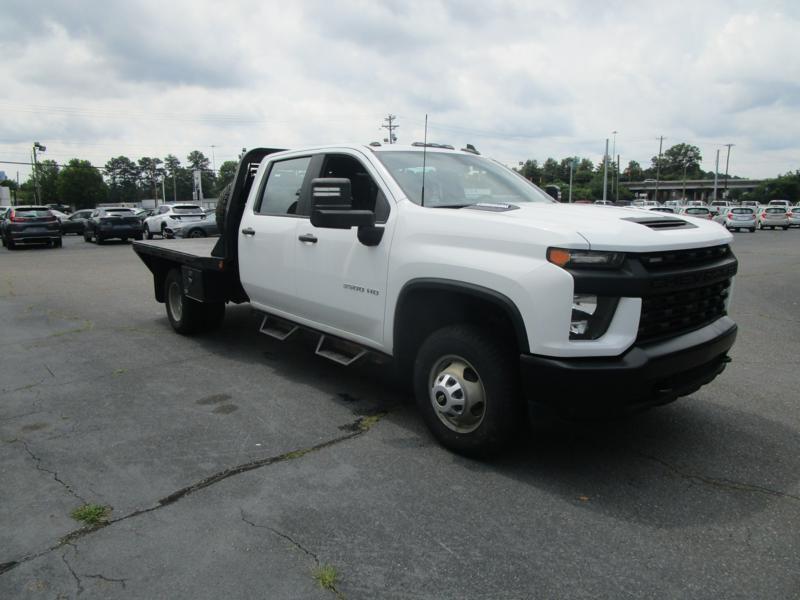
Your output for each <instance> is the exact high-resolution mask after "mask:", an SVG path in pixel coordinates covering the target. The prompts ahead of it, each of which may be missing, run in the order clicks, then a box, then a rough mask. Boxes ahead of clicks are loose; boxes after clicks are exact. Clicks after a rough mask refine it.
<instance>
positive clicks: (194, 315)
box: [164, 269, 225, 335]
mask: <svg viewBox="0 0 800 600" xmlns="http://www.w3.org/2000/svg"><path fill="white" fill-rule="evenodd" d="M164 295H165V298H164V300H165V302H164V304H165V305H166V308H167V318H168V319H169V323H170V325H172V328H173V329H174V330H175V331H177V332H178V333H180V334H183V335H191V334H193V333H199V332H201V331H208V330H210V329H213V328H214V327H217V326H218V325H219V324H220V323H221V322H222V319H223V318H224V317H225V303H224V302H198V301H197V300H192V299H191V298H187V297H186V295H185V294H184V293H183V278H182V277H181V272H180V269H172V270H171V271H170V272H169V273H167V278H166V281H165V284H164Z"/></svg>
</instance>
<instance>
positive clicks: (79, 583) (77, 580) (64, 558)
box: [61, 552, 83, 597]
mask: <svg viewBox="0 0 800 600" xmlns="http://www.w3.org/2000/svg"><path fill="white" fill-rule="evenodd" d="M61 561H62V562H63V563H64V564H65V565H66V567H67V569H68V570H69V572H70V573H71V574H72V578H73V579H74V580H75V585H76V586H77V587H78V591H77V593H76V594H75V596H76V597H77V596H80V595H81V594H82V593H83V582H82V581H81V578H80V577H79V576H78V574H77V573H76V572H75V569H73V568H72V565H71V564H69V561H68V560H67V553H66V552H64V553H63V554H62V555H61Z"/></svg>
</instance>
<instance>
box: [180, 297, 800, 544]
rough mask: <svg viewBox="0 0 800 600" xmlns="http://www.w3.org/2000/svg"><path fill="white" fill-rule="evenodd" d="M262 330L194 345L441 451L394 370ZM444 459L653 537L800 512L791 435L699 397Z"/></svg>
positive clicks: (239, 320) (797, 448) (254, 320)
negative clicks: (348, 360)
mask: <svg viewBox="0 0 800 600" xmlns="http://www.w3.org/2000/svg"><path fill="white" fill-rule="evenodd" d="M259 322H260V321H259V317H258V315H256V314H254V313H253V311H252V310H251V309H249V307H229V310H228V314H227V315H226V319H225V325H224V326H223V327H222V328H221V329H220V330H219V331H217V332H214V333H212V334H208V335H206V336H203V337H200V338H198V340H197V341H198V342H199V343H200V344H201V345H202V346H203V347H204V348H205V349H206V350H208V351H209V352H212V353H218V354H221V355H224V356H226V357H227V358H231V359H235V360H237V361H244V362H246V363H250V364H259V365H263V366H265V367H268V368H270V369H273V370H274V371H275V373H276V374H277V375H279V376H280V377H283V378H286V379H289V380H291V381H297V382H298V383H302V384H303V385H306V386H312V387H314V388H316V389H318V390H319V391H320V392H322V393H323V394H327V395H329V396H330V398H331V400H332V401H333V402H336V403H338V404H340V405H342V406H346V407H347V408H348V409H349V410H351V411H352V412H353V414H355V415H370V414H377V413H384V412H386V413H388V416H387V417H386V418H387V420H389V421H391V422H392V423H393V424H395V425H397V426H399V427H402V428H405V429H410V430H411V431H410V437H413V436H418V437H419V444H407V445H406V446H404V447H403V448H398V451H401V452H402V451H412V452H422V453H426V454H429V455H430V453H431V452H432V449H434V448H435V447H436V442H435V441H434V440H433V439H432V437H431V435H430V434H429V433H428V431H427V430H426V429H425V427H424V425H423V423H422V419H421V417H419V416H418V415H417V414H416V410H415V409H414V407H413V401H412V398H411V393H410V392H409V391H407V390H406V389H404V387H403V386H401V385H400V383H399V381H398V380H397V379H396V378H395V376H394V372H393V370H392V368H391V366H390V365H377V364H374V363H364V364H359V365H356V366H352V367H348V368H343V367H341V366H339V365H336V364H334V363H332V362H330V361H328V360H326V359H324V358H321V357H318V356H316V355H314V349H315V344H316V339H315V337H314V336H312V335H310V334H303V333H298V334H295V336H296V337H294V336H293V339H290V340H288V341H286V342H279V341H277V340H274V339H272V338H269V337H267V336H264V335H261V334H259V333H258V332H257V330H258V323H259ZM166 326H167V327H168V325H166ZM383 443H388V442H383ZM440 456H444V457H446V458H445V461H446V462H447V464H448V466H451V465H456V466H459V467H461V468H463V469H465V470H467V471H470V472H472V473H475V474H476V476H478V477H479V476H481V474H483V473H492V474H498V473H499V474H501V475H503V476H506V477H509V478H511V479H513V480H515V481H517V482H519V483H522V484H525V485H526V486H530V487H531V488H535V490H537V491H538V492H544V493H546V494H548V495H552V496H555V497H559V498H561V499H562V500H563V501H564V502H569V503H572V504H574V505H575V506H576V507H578V508H579V509H581V510H589V511H594V512H598V513H602V514H604V515H607V516H610V517H612V518H615V519H620V520H624V521H631V522H638V523H641V524H645V525H648V526H653V527H659V528H668V529H669V528H682V527H691V526H693V525H708V524H719V523H726V522H737V521H741V520H743V519H744V518H746V515H749V514H755V513H758V512H761V511H763V510H766V509H767V508H768V507H770V506H771V505H773V504H774V503H784V502H788V503H794V504H795V505H796V506H797V507H798V508H800V494H798V493H797V492H794V495H792V490H793V489H795V487H796V485H797V482H798V480H800V440H798V436H797V433H796V431H795V430H793V429H792V428H790V427H788V426H786V425H783V424H781V423H778V422H776V421H773V420H770V419H767V418H765V417H762V416H760V415H757V414H754V413H749V412H743V411H739V410H735V409H732V408H730V407H728V406H725V405H723V404H719V403H718V402H717V401H716V399H715V398H713V396H712V395H711V394H710V393H709V392H708V391H707V390H705V389H701V390H700V391H699V392H697V393H695V394H694V395H693V396H691V397H688V398H683V399H681V400H678V401H677V402H676V403H674V404H672V405H669V406H666V407H662V408H659V409H655V410H652V411H650V412H647V413H643V414H640V415H635V416H632V417H628V418H625V419H621V420H609V421H594V422H578V423H576V422H564V421H560V420H557V419H552V418H544V419H541V420H534V421H533V422H532V423H531V426H530V430H529V431H528V432H527V433H526V434H525V435H524V436H523V438H522V439H521V441H520V442H519V443H518V444H517V445H516V446H515V447H513V448H512V449H511V450H510V451H509V452H507V453H505V454H504V455H502V456H500V457H497V458H494V459H489V460H482V461H479V460H473V459H469V458H464V457H460V456H457V455H453V454H449V453H441V454H434V455H433V456H428V457H426V458H427V460H428V461H430V460H435V461H439V460H440V459H439V458H438V457H440ZM532 497H535V495H532ZM531 509H532V510H536V506H535V505H533V506H531Z"/></svg>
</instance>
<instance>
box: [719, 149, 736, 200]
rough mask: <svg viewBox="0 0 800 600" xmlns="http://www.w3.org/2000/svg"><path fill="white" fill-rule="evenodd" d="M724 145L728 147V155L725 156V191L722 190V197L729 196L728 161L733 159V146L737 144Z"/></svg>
mask: <svg viewBox="0 0 800 600" xmlns="http://www.w3.org/2000/svg"><path fill="white" fill-rule="evenodd" d="M724 145H725V146H727V147H728V156H727V157H726V158H725V191H724V192H722V197H723V198H727V197H728V163H730V160H731V147H732V146H735V145H736V144H724Z"/></svg>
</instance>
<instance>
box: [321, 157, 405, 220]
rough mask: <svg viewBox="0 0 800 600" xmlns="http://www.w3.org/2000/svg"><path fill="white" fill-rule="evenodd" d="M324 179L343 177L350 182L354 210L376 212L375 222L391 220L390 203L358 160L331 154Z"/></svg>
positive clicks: (323, 171)
mask: <svg viewBox="0 0 800 600" xmlns="http://www.w3.org/2000/svg"><path fill="white" fill-rule="evenodd" d="M322 177H337V178H338V177H341V178H344V179H349V180H350V189H351V192H352V194H353V210H371V211H374V212H375V222H376V223H385V222H386V219H388V218H389V202H388V201H387V200H386V196H384V194H383V192H382V191H381V188H380V187H378V184H377V183H375V180H374V179H373V178H372V176H371V175H370V174H369V172H367V169H366V167H365V166H364V165H363V164H361V163H360V162H359V161H358V160H357V159H355V158H353V157H352V156H347V155H345V154H329V155H328V156H327V157H326V158H325V166H324V167H323V169H322Z"/></svg>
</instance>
